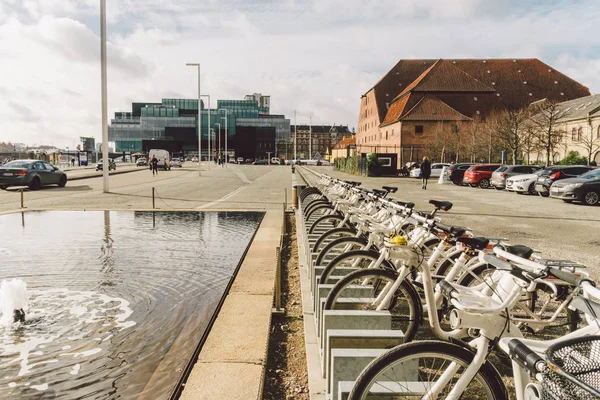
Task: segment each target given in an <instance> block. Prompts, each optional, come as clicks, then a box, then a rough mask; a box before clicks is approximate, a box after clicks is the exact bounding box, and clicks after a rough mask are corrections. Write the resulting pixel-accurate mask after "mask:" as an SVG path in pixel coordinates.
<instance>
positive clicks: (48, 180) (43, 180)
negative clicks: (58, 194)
mask: <svg viewBox="0 0 600 400" xmlns="http://www.w3.org/2000/svg"><path fill="white" fill-rule="evenodd" d="M66 184H67V175H66V174H65V173H64V172H63V171H61V170H60V169H58V168H57V167H55V166H54V165H52V164H50V163H48V162H46V161H39V160H14V161H10V162H7V163H6V164H4V165H3V166H2V167H1V168H0V189H6V188H7V187H9V186H29V189H31V190H37V189H39V188H40V187H42V186H44V185H58V186H60V187H64V186H65V185H66Z"/></svg>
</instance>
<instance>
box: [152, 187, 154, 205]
mask: <svg viewBox="0 0 600 400" xmlns="http://www.w3.org/2000/svg"><path fill="white" fill-rule="evenodd" d="M152 209H153V210H154V188H152Z"/></svg>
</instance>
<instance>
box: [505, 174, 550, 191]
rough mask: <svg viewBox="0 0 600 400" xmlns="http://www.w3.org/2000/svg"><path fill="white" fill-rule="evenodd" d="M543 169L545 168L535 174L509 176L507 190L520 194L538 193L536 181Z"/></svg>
mask: <svg viewBox="0 0 600 400" xmlns="http://www.w3.org/2000/svg"><path fill="white" fill-rule="evenodd" d="M542 171H544V168H542V169H540V170H539V171H537V172H536V173H534V174H525V175H515V176H511V177H510V178H507V179H506V190H508V191H509V192H517V193H518V194H525V193H529V194H536V191H535V183H536V182H537V179H538V177H539V176H540V174H541V173H542Z"/></svg>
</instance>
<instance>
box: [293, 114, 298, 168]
mask: <svg viewBox="0 0 600 400" xmlns="http://www.w3.org/2000/svg"><path fill="white" fill-rule="evenodd" d="M297 137H298V123H297V121H296V110H294V162H296V160H297V159H298V156H297V155H296V149H297V148H298V146H297V140H296V139H297Z"/></svg>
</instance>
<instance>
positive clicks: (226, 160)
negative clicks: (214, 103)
mask: <svg viewBox="0 0 600 400" xmlns="http://www.w3.org/2000/svg"><path fill="white" fill-rule="evenodd" d="M219 110H221V111H225V116H224V117H221V119H224V120H225V163H227V162H229V153H228V152H227V137H228V136H229V130H227V111H228V110H227V109H226V108H219Z"/></svg>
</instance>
